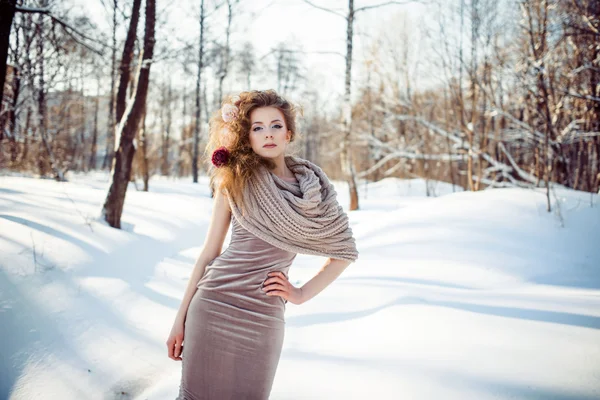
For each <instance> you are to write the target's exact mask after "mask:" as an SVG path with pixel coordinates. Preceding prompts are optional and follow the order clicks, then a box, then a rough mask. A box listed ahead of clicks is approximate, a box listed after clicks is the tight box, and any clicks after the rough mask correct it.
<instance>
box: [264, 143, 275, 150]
mask: <svg viewBox="0 0 600 400" xmlns="http://www.w3.org/2000/svg"><path fill="white" fill-rule="evenodd" d="M263 147H266V148H268V149H270V148H273V147H277V145H276V144H265V145H264V146H263Z"/></svg>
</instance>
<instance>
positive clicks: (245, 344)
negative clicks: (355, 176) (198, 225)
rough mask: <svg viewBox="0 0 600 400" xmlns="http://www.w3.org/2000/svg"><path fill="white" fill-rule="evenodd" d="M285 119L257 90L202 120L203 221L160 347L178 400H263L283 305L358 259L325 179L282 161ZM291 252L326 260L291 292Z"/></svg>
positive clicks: (288, 117) (275, 100) (311, 168)
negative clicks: (205, 125) (173, 364)
mask: <svg viewBox="0 0 600 400" xmlns="http://www.w3.org/2000/svg"><path fill="white" fill-rule="evenodd" d="M295 117H296V109H295V108H294V106H293V105H292V104H290V102H288V101H287V100H286V99H284V98H283V97H281V96H279V95H278V94H277V93H275V91H272V90H267V91H251V92H242V93H241V94H240V95H239V96H236V97H234V98H229V99H228V100H227V101H226V102H225V103H224V104H223V107H222V108H221V110H220V112H218V113H216V114H215V115H214V116H213V117H212V119H211V123H210V137H209V143H208V145H207V150H206V151H207V153H208V154H212V156H211V160H212V164H213V166H212V168H211V170H210V175H211V186H212V187H214V188H215V196H214V206H213V211H212V217H211V222H210V226H209V228H208V232H207V235H206V240H205V242H204V247H203V249H202V252H201V253H200V256H199V257H198V260H197V261H196V264H195V266H194V270H193V273H192V275H191V277H190V280H189V283H188V286H187V289H186V292H185V294H184V297H183V300H182V303H181V306H180V309H179V312H178V313H177V317H176V319H175V322H174V324H173V328H172V330H171V334H170V336H169V339H168V340H167V347H168V352H169V357H170V358H172V359H173V360H181V361H182V377H181V384H180V389H179V397H178V399H179V400H199V399H210V400H228V399H232V400H233V399H235V400H238V399H252V400H254V399H268V397H269V393H270V391H271V387H272V385H273V379H274V377H275V372H276V369H277V365H278V363H279V356H280V354H281V348H282V344H283V338H284V327H285V320H284V312H285V303H287V302H288V301H289V302H291V303H292V304H302V303H304V302H306V301H308V300H310V299H311V298H313V297H314V296H316V295H317V294H318V293H319V292H321V291H322V290H323V289H325V287H327V286H328V285H329V284H330V283H331V282H333V280H335V279H336V278H337V277H338V276H339V275H340V274H341V273H342V271H343V270H344V269H345V268H346V267H347V266H348V265H349V264H350V263H351V262H353V261H355V260H356V258H357V257H358V252H357V250H356V245H355V241H354V238H353V236H352V230H351V228H350V227H349V224H348V217H347V215H346V214H345V213H344V211H343V210H342V207H341V206H340V205H339V203H338V202H337V200H336V192H335V190H334V188H333V186H332V185H331V184H330V182H329V180H328V178H327V176H326V175H325V173H323V171H322V170H321V169H320V168H319V167H318V166H316V165H314V164H313V163H311V162H309V161H307V160H304V159H301V158H299V157H294V156H291V155H286V153H285V151H286V148H287V146H288V144H289V143H290V142H292V141H293V140H294V138H295V136H296V124H295ZM230 223H231V227H232V235H231V240H230V244H229V246H228V247H227V249H226V250H225V251H224V252H222V253H221V248H222V246H223V242H224V240H225V236H226V234H227V230H228V227H229V225H230ZM297 253H304V254H313V255H320V256H325V257H329V258H328V259H327V262H326V263H325V266H324V267H323V269H322V270H321V271H320V272H319V273H318V274H317V275H316V276H314V277H313V278H312V279H311V280H309V281H308V282H306V283H305V284H304V285H303V286H302V287H299V288H297V287H295V286H293V285H292V284H291V283H290V282H289V281H288V279H287V272H288V269H289V267H290V265H291V264H292V261H293V260H294V258H295V257H296V254H297ZM184 339H185V342H184Z"/></svg>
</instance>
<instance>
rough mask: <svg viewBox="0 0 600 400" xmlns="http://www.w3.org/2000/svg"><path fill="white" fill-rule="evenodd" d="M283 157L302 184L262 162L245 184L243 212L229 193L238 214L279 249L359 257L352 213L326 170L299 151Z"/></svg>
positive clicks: (248, 227) (257, 233)
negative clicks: (345, 208)
mask: <svg viewBox="0 0 600 400" xmlns="http://www.w3.org/2000/svg"><path fill="white" fill-rule="evenodd" d="M284 159H285V163H286V165H287V166H288V168H289V169H290V170H291V171H292V172H293V173H294V175H295V176H296V179H297V180H298V184H294V183H290V182H287V181H284V180H283V179H281V178H279V177H278V176H277V175H275V174H274V173H273V172H271V171H269V170H268V169H267V168H266V167H261V168H260V169H259V170H258V171H257V172H256V174H255V175H254V176H253V178H252V179H250V181H249V182H248V185H246V187H245V188H244V191H243V194H242V195H243V202H244V207H243V208H244V211H243V212H242V210H241V208H240V207H238V205H237V204H236V203H235V201H234V200H233V198H232V196H227V197H228V198H229V205H230V208H231V211H232V214H233V216H234V217H235V218H236V219H237V221H238V222H239V223H240V225H241V226H242V227H243V228H245V229H247V230H248V231H250V232H251V233H252V234H254V235H255V236H257V237H258V238H260V239H262V240H264V241H265V242H267V243H270V244H272V245H273V246H275V247H278V248H280V249H283V250H287V251H290V252H294V253H303V254H312V255H317V256H324V257H331V258H335V259H340V260H347V261H350V262H353V261H355V260H356V259H357V258H358V251H357V250H356V243H355V240H354V237H353V236H352V229H351V228H350V226H349V223H348V216H347V215H346V213H345V212H344V211H343V209H342V207H341V206H340V205H339V203H338V202H337V200H336V195H337V192H336V191H335V189H334V187H333V185H332V184H331V183H330V182H329V179H328V178H327V176H326V175H325V173H324V172H323V170H322V169H321V168H320V167H318V166H317V165H315V164H313V163H312V162H310V161H308V160H305V159H302V158H299V157H295V156H291V155H286V156H285V157H284Z"/></svg>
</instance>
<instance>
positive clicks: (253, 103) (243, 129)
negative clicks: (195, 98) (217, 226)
mask: <svg viewBox="0 0 600 400" xmlns="http://www.w3.org/2000/svg"><path fill="white" fill-rule="evenodd" d="M226 104H233V105H235V106H236V107H237V108H238V110H239V111H238V115H237V117H236V118H234V119H233V120H232V121H230V122H225V121H224V120H223V117H222V115H221V109H219V110H217V111H215V113H214V114H213V115H212V117H211V119H210V122H209V137H208V143H207V145H206V148H205V150H204V153H205V156H206V157H205V160H207V161H209V162H210V159H211V156H210V155H211V154H212V153H213V152H214V151H215V150H216V149H217V148H219V147H222V146H224V145H226V147H227V149H228V150H229V159H228V161H227V163H226V164H225V165H223V166H221V167H219V168H216V167H215V166H214V165H212V164H209V170H208V171H209V176H210V186H211V188H216V189H219V190H226V191H227V192H229V194H230V195H231V196H232V197H233V199H234V200H235V202H236V204H238V205H239V206H240V207H242V208H243V201H242V200H243V199H242V193H243V189H244V187H245V185H246V184H247V182H248V181H249V180H250V179H251V178H252V176H253V175H254V173H255V172H256V171H257V170H258V169H259V168H260V167H261V166H264V167H267V168H269V169H274V168H275V163H274V162H273V161H272V160H270V159H268V158H265V157H262V156H260V155H259V154H257V153H255V152H254V150H252V146H251V145H250V128H251V122H250V113H251V112H252V111H253V110H255V109H257V108H259V107H275V108H277V109H279V110H280V111H281V113H282V114H283V117H284V120H285V125H286V127H287V129H288V130H290V131H291V138H290V142H293V141H294V140H295V138H296V133H297V132H296V115H297V114H298V112H299V111H300V113H301V110H300V109H299V108H298V107H297V106H296V105H294V104H292V103H291V102H289V101H288V100H287V99H285V98H284V97H282V96H280V95H279V94H277V92H275V90H272V89H269V90H252V91H245V92H241V93H239V94H238V95H232V96H228V97H227V98H226V99H225V100H224V101H223V103H222V105H221V107H223V106H225V105H226ZM224 130H229V131H230V132H231V134H232V136H233V137H232V138H231V139H232V140H231V141H230V142H229V143H225V142H224V140H225V139H224V135H223V131H224Z"/></svg>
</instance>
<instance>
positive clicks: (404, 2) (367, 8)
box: [354, 0, 415, 14]
mask: <svg viewBox="0 0 600 400" xmlns="http://www.w3.org/2000/svg"><path fill="white" fill-rule="evenodd" d="M409 3H415V1H413V0H407V1H388V2H385V3H381V4H373V5H372V6H364V7H360V8H357V9H355V10H354V14H356V13H357V12H359V11H365V10H370V9H372V8H378V7H384V6H389V5H393V4H396V5H405V4H409Z"/></svg>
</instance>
